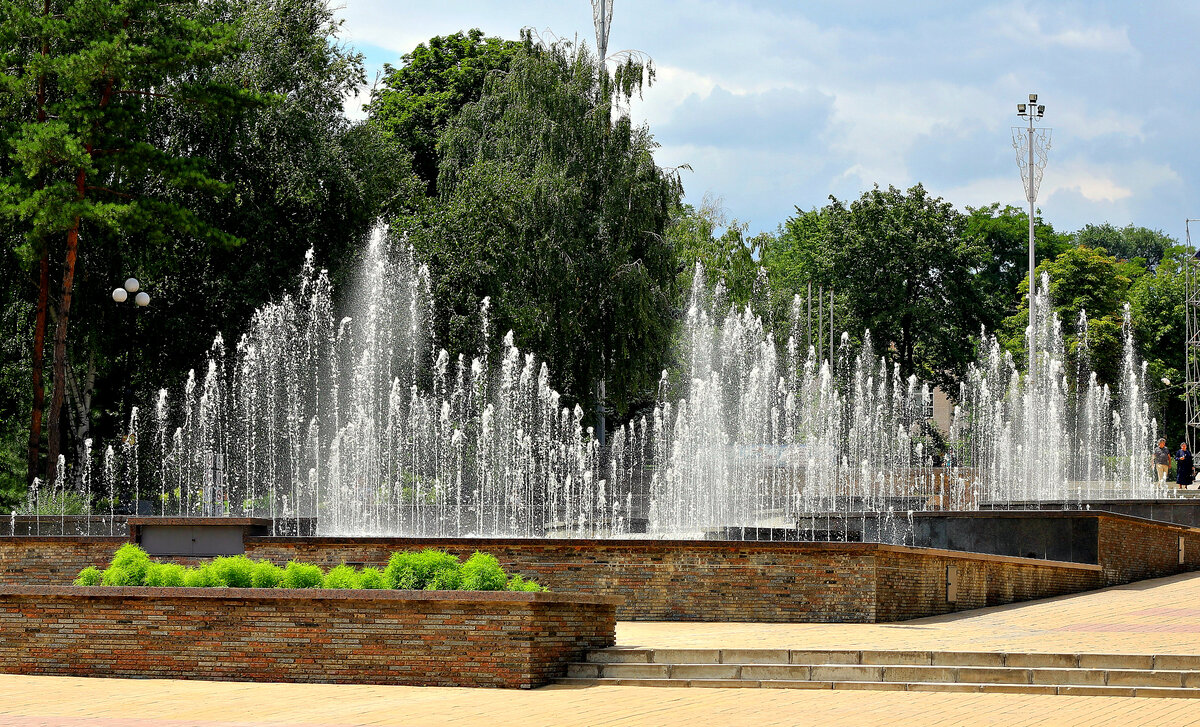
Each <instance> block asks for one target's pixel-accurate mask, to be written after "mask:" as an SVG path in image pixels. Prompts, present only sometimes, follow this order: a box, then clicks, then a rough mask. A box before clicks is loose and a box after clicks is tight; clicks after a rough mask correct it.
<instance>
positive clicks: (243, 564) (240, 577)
mask: <svg viewBox="0 0 1200 727" xmlns="http://www.w3.org/2000/svg"><path fill="white" fill-rule="evenodd" d="M210 565H211V567H212V569H213V570H215V571H216V572H217V575H219V576H220V577H221V580H223V581H225V583H226V585H228V586H229V587H231V588H251V587H253V585H254V583H253V578H254V561H252V560H250V559H249V558H247V557H246V556H244V555H235V556H232V557H229V556H222V557H220V558H213V560H212V563H210Z"/></svg>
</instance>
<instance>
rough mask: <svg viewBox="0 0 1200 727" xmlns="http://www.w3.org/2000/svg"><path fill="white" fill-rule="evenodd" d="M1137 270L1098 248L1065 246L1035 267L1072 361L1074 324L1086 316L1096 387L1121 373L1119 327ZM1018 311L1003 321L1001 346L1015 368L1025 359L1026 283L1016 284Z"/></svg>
mask: <svg viewBox="0 0 1200 727" xmlns="http://www.w3.org/2000/svg"><path fill="white" fill-rule="evenodd" d="M1137 271H1143V272H1144V269H1143V268H1141V267H1138V266H1133V267H1132V268H1130V267H1128V266H1125V265H1122V264H1121V263H1120V262H1119V261H1118V260H1117V259H1116V258H1114V257H1113V256H1111V255H1109V254H1107V253H1106V252H1105V251H1104V250H1102V249H1093V248H1090V247H1068V248H1067V249H1066V250H1064V251H1063V252H1062V253H1061V254H1059V256H1058V257H1056V258H1054V259H1053V260H1047V261H1045V262H1043V263H1042V264H1040V265H1038V267H1037V269H1036V275H1037V277H1038V280H1039V283H1038V284H1039V285H1041V283H1040V280H1041V277H1042V275H1043V274H1047V275H1049V278H1050V291H1049V292H1050V299H1051V301H1052V302H1053V303H1054V313H1055V314H1057V315H1058V317H1059V319H1060V320H1061V321H1062V325H1063V339H1064V342H1065V345H1066V349H1067V351H1066V353H1067V355H1068V356H1070V357H1071V358H1072V359H1074V357H1075V355H1076V352H1077V350H1078V346H1079V338H1078V335H1077V332H1076V323H1077V321H1078V319H1079V315H1080V313H1081V312H1086V315H1087V323H1088V350H1089V354H1088V355H1089V357H1090V359H1091V362H1090V363H1091V367H1092V370H1094V371H1095V372H1096V375H1097V378H1098V379H1099V380H1100V382H1101V383H1108V384H1115V383H1117V382H1118V380H1119V378H1120V372H1121V346H1122V337H1121V328H1122V325H1123V319H1124V305H1125V301H1126V300H1127V299H1128V295H1129V289H1130V285H1131V283H1132V278H1131V274H1135V275H1136V273H1137ZM1020 291H1021V293H1022V295H1023V298H1022V303H1021V308H1020V309H1019V310H1018V311H1017V313H1016V314H1015V315H1013V316H1010V317H1009V318H1008V319H1006V320H1005V334H1004V336H1003V339H1004V344H1005V346H1006V348H1008V350H1010V351H1012V352H1013V359H1014V360H1015V361H1017V362H1018V365H1020V364H1023V363H1024V362H1025V361H1026V360H1027V358H1028V354H1027V349H1026V341H1025V329H1026V327H1027V326H1028V324H1029V282H1028V280H1023V281H1022V282H1021V284H1020Z"/></svg>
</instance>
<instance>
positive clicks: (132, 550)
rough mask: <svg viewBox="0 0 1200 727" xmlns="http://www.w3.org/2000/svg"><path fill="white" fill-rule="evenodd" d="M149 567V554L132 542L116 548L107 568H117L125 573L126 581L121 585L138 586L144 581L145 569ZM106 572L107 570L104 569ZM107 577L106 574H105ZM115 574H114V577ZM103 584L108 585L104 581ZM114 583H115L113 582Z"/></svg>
mask: <svg viewBox="0 0 1200 727" xmlns="http://www.w3.org/2000/svg"><path fill="white" fill-rule="evenodd" d="M149 567H150V556H149V555H147V554H146V551H144V550H142V549H141V548H140V547H139V546H137V545H134V544H133V543H126V544H125V545H122V546H121V547H120V548H119V549H117V552H116V554H114V555H113V559H112V562H111V563H109V568H108V570H110V571H111V570H114V569H115V570H119V571H122V572H124V573H125V574H127V582H126V583H123V584H121V585H129V586H140V585H142V584H143V583H145V582H146V570H147V569H148V568H149ZM105 573H106V574H107V573H108V571H105ZM105 577H106V578H107V575H106V576H105ZM115 577H116V576H114V578H115ZM105 585H110V584H108V583H105ZM114 585H115V584H114Z"/></svg>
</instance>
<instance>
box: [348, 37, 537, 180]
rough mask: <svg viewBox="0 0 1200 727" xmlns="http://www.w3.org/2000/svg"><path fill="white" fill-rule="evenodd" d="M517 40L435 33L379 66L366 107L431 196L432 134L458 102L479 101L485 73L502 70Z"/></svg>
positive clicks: (456, 109) (434, 161)
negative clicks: (397, 62) (398, 62)
mask: <svg viewBox="0 0 1200 727" xmlns="http://www.w3.org/2000/svg"><path fill="white" fill-rule="evenodd" d="M520 49H521V44H520V43H519V42H517V41H512V40H502V39H500V38H495V37H485V36H484V34H483V31H482V30H479V29H478V28H474V29H472V30H470V31H469V32H467V33H462V32H459V33H454V34H453V35H446V36H436V37H434V38H431V39H430V40H429V43H428V45H426V44H425V43H422V44H420V45H418V46H417V47H416V48H414V49H413V51H412V52H411V53H406V54H405V55H404V56H403V57H402V58H401V66H400V67H399V68H397V67H394V66H392V65H391V64H384V66H383V73H384V76H383V79H382V82H381V84H380V86H379V87H377V88H375V89H374V90H372V91H371V100H370V103H368V104H367V105H366V110H367V113H368V114H369V115H370V118H371V120H372V121H373V122H374V123H375V124H378V125H379V127H380V128H381V129H382V130H383V131H384V133H385V134H387V136H388V137H389V138H390V139H391V140H392V141H393V142H394V143H395V144H397V145H398V146H399V148H401V149H404V150H406V151H408V152H409V153H411V154H412V156H413V169H414V171H415V172H416V174H417V176H418V177H420V179H421V180H422V181H424V182H425V185H426V188H427V191H428V194H429V195H430V196H434V195H436V194H437V176H438V151H437V141H438V135H439V134H441V132H442V130H443V129H445V128H446V126H448V125H449V124H450V122H451V121H453V120H454V118H455V117H456V116H458V113H459V112H460V111H461V110H462V108H463V107H464V106H466V105H467V104H469V103H473V102H475V101H478V100H479V96H480V94H482V93H483V86H484V81H485V80H486V79H487V77H488V76H489V75H490V74H493V73H503V72H505V71H506V70H507V69H508V66H509V63H510V62H511V61H512V58H513V57H514V56H515V55H516V54H517V53H518V52H519V51H520Z"/></svg>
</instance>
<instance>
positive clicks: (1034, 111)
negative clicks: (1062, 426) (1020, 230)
mask: <svg viewBox="0 0 1200 727" xmlns="http://www.w3.org/2000/svg"><path fill="white" fill-rule="evenodd" d="M1037 100H1038V97H1037V94H1036V93H1031V94H1029V103H1027V104H1024V103H1019V104H1017V116H1020V117H1021V118H1023V119H1026V120H1028V122H1029V124H1028V126H1026V127H1020V126H1014V127H1013V130H1012V137H1013V148H1014V149H1016V150H1017V166H1018V167H1020V169H1021V181H1022V182H1023V183H1024V184H1025V199H1026V200H1028V201H1029V339H1028V341H1027V342H1026V343H1027V345H1028V347H1029V368H1028V370H1027V371H1026V377H1027V378H1028V380H1029V385H1030V386H1032V384H1033V382H1034V381H1035V379H1034V373H1033V368H1034V364H1035V362H1036V355H1037V354H1036V351H1037V303H1036V298H1035V295H1036V283H1037V281H1036V279H1035V278H1034V272H1033V270H1034V268H1035V267H1036V266H1037V262H1036V260H1034V255H1033V215H1034V205H1035V203H1036V202H1037V194H1038V187H1040V186H1041V184H1042V170H1044V169H1045V168H1046V154H1047V153H1048V152H1049V151H1050V131H1051V130H1050V129H1048V128H1045V127H1041V128H1038V127H1035V126H1034V125H1033V122H1034V120H1038V121H1040V120H1041V118H1042V116H1044V115H1045V114H1046V106H1045V104H1039V103H1038V102H1037ZM1031 391H1032V389H1031Z"/></svg>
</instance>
